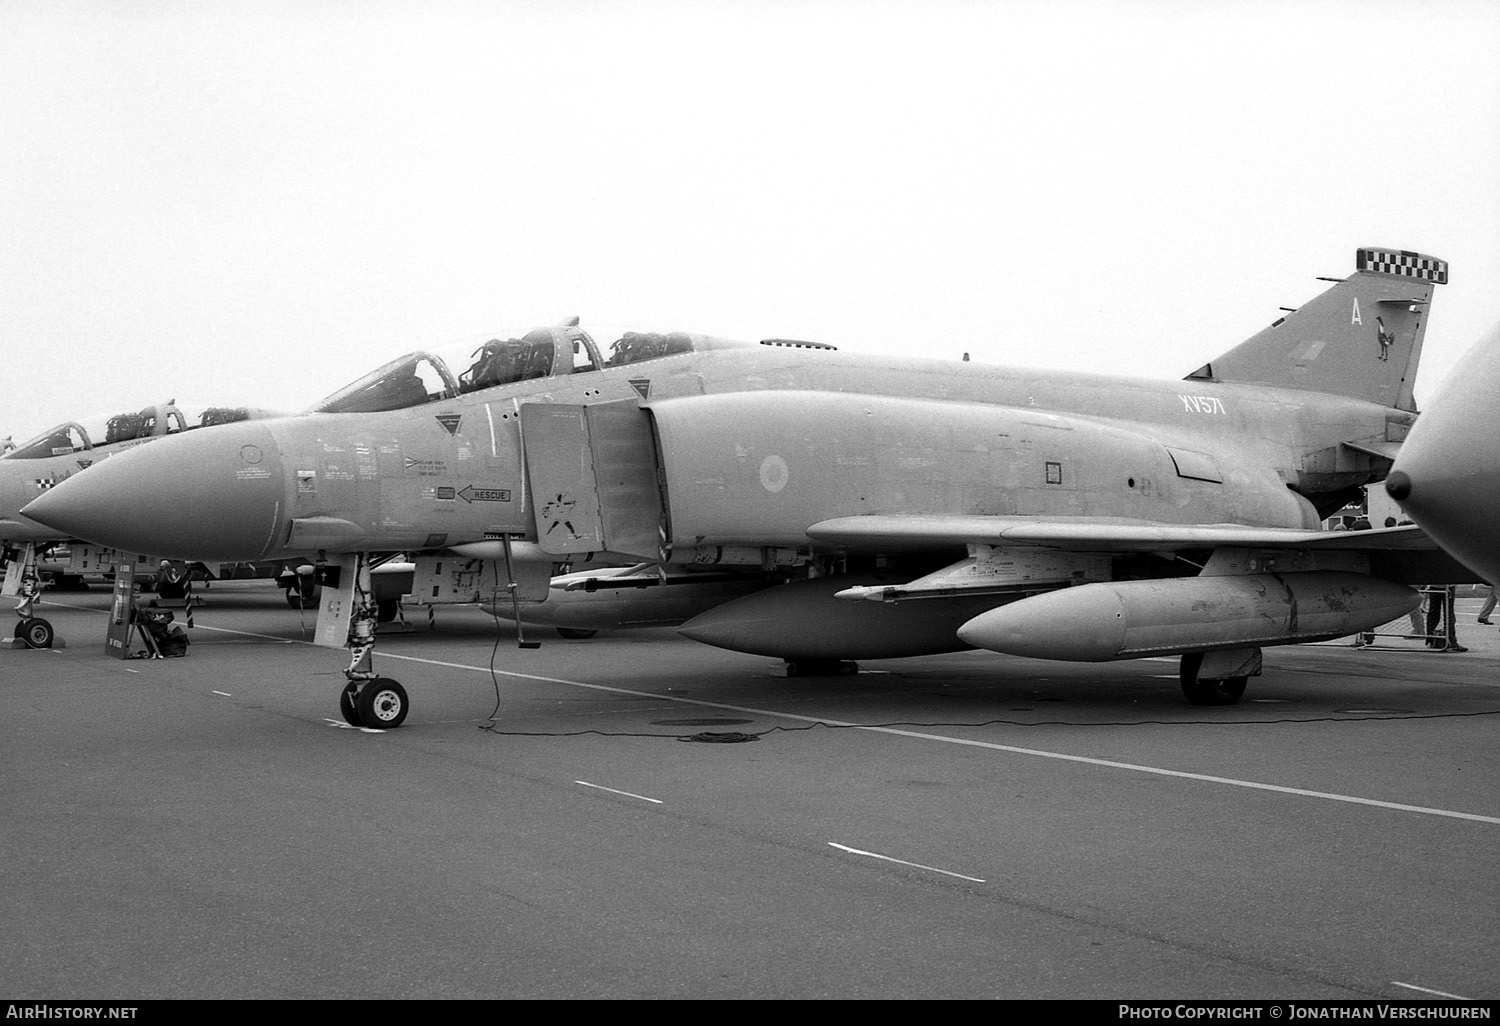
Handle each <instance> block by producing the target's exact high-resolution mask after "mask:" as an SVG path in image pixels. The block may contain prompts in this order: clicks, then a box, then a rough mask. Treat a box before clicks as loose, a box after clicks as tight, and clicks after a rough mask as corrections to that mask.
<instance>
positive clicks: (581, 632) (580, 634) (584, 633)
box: [557, 627, 599, 641]
mask: <svg viewBox="0 0 1500 1026" xmlns="http://www.w3.org/2000/svg"><path fill="white" fill-rule="evenodd" d="M598 633H599V632H598V631H591V630H585V629H584V628H582V627H559V628H557V636H558V637H560V638H567V639H568V640H569V641H587V640H588V639H589V638H592V637H593V636H594V635H595V634H598Z"/></svg>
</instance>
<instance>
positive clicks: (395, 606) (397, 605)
mask: <svg viewBox="0 0 1500 1026" xmlns="http://www.w3.org/2000/svg"><path fill="white" fill-rule="evenodd" d="M400 609H401V600H400V599H384V600H383V601H380V602H377V603H375V622H376V623H390V622H391V621H392V620H394V619H396V613H397V612H399V611H400Z"/></svg>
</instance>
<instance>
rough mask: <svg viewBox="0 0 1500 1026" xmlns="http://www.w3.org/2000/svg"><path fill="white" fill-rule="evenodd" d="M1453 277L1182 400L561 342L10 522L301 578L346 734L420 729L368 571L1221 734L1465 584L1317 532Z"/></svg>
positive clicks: (1428, 280) (797, 657)
mask: <svg viewBox="0 0 1500 1026" xmlns="http://www.w3.org/2000/svg"><path fill="white" fill-rule="evenodd" d="M1447 277H1448V269H1447V265H1446V264H1445V263H1444V262H1443V261H1441V260H1436V259H1434V258H1432V257H1428V256H1423V255H1421V254H1418V253H1411V252H1406V251H1400V250H1387V249H1374V248H1367V249H1360V250H1358V251H1357V253H1356V270H1355V272H1354V273H1353V274H1352V275H1350V276H1349V277H1347V278H1342V279H1337V278H1334V279H1326V280H1328V281H1331V282H1333V284H1332V285H1331V287H1329V288H1328V289H1327V290H1326V291H1324V292H1323V293H1322V294H1321V295H1319V296H1317V297H1316V298H1314V299H1312V300H1311V301H1309V302H1308V303H1306V304H1305V305H1304V306H1303V307H1301V308H1300V309H1298V310H1296V311H1294V312H1291V313H1288V314H1287V316H1285V317H1283V318H1280V319H1278V320H1277V321H1275V322H1274V323H1273V324H1271V325H1270V326H1269V327H1267V328H1266V329H1264V330H1263V331H1261V332H1259V333H1257V334H1256V335H1254V336H1253V337H1251V338H1250V339H1248V340H1247V341H1245V342H1243V343H1241V344H1240V345H1238V346H1235V347H1234V348H1232V349H1230V350H1229V351H1228V352H1226V353H1224V354H1223V355H1222V356H1220V357H1218V358H1217V359H1214V360H1212V361H1211V362H1209V363H1206V364H1204V365H1203V366H1202V367H1200V368H1199V369H1198V370H1196V371H1194V372H1193V373H1192V374H1190V375H1188V376H1187V377H1186V378H1185V379H1183V380H1180V381H1148V380H1141V379H1135V378H1120V377H1113V376H1107V375H1103V374H1092V373H1060V372H1047V371H1038V370H1022V369H1013V368H1003V367H994V366H985V365H982V364H979V363H971V362H961V363H959V362H941V361H937V360H931V359H892V358H890V357H884V356H861V355H856V354H849V353H842V352H836V351H835V350H834V348H833V347H831V346H827V345H822V344H818V343H814V342H802V341H796V340H790V339H765V340H763V341H761V342H759V343H758V344H757V343H739V342H731V341H727V340H724V339H719V338H714V337H709V336H704V335H695V334H686V333H680V332H674V333H652V332H624V333H619V334H616V333H611V334H609V335H604V334H602V333H600V332H593V333H591V332H588V331H585V330H584V329H583V328H581V327H580V326H579V325H578V323H577V321H576V319H575V320H574V321H571V322H568V323H564V324H559V325H556V326H552V327H544V328H537V329H534V330H531V331H528V332H525V333H522V334H518V335H515V336H510V337H503V338H497V339H494V340H492V341H491V342H488V343H485V344H484V345H482V346H479V347H478V348H477V349H473V350H472V351H471V350H470V349H469V348H468V347H465V349H464V350H463V351H461V352H459V353H458V354H456V358H455V357H445V356H444V355H443V354H441V353H438V352H425V351H423V352H415V353H412V354H410V355H408V356H405V357H402V358H400V359H398V360H395V361H393V362H391V363H389V364H386V365H385V366H383V367H381V368H379V369H378V370H376V371H374V372H373V373H371V374H369V375H367V376H365V377H363V378H360V379H359V380H358V381H355V382H354V383H353V384H351V385H349V386H348V387H346V388H344V389H341V390H340V391H338V392H336V393H334V394H333V395H331V396H330V397H329V398H328V399H326V400H325V401H324V402H322V403H321V404H319V405H318V406H317V407H316V408H315V409H314V410H312V411H309V412H308V413H307V414H304V415H301V416H298V417H292V418H286V419H280V420H269V421H261V422H254V423H247V424H238V425H230V426H228V427H226V428H223V429H219V430H215V431H210V432H201V433H196V434H189V435H184V436H182V437H179V438H175V439H168V440H166V441H164V442H162V443H160V444H157V445H152V446H149V447H146V448H143V449H140V450H138V451H135V452H130V453H126V454H124V455H123V456H121V457H117V458H115V459H112V460H110V461H109V462H108V463H107V464H106V465H104V466H102V467H100V468H98V469H97V470H96V471H94V472H91V473H89V474H87V475H83V476H82V477H79V478H76V479H74V480H72V481H68V482H65V483H64V484H62V485H60V486H59V487H57V488H54V489H52V490H51V491H49V492H48V493H47V494H46V495H43V496H42V497H40V498H39V499H38V500H37V501H35V502H33V503H32V504H31V505H30V506H28V507H27V509H26V511H25V512H26V514H27V515H28V516H31V517H34V518H35V519H37V520H41V521H43V522H45V523H48V524H51V525H53V526H54V527H56V528H58V529H60V530H65V531H67V532H69V533H72V534H77V535H79V536H82V537H85V538H89V539H91V540H95V541H98V542H100V543H103V544H108V545H112V546H115V547H119V548H124V549H128V550H137V551H151V552H161V553H164V554H166V555H171V556H179V557H183V558H192V559H206V558H221V559H239V560H254V559H268V558H278V557H286V556H292V555H300V554H311V555H313V556H314V557H315V558H316V559H317V560H318V561H319V562H321V563H323V564H324V566H325V571H324V577H323V580H324V581H325V586H324V588H323V595H324V602H323V606H322V611H321V613H320V617H319V637H320V640H321V641H322V642H323V643H325V644H330V645H338V644H348V645H349V646H350V647H351V649H352V650H353V651H352V656H351V659H350V665H349V667H348V669H346V670H345V676H346V679H347V683H346V686H345V688H344V691H343V694H342V697H341V701H340V707H341V711H342V712H343V714H344V716H345V718H346V719H348V720H349V721H350V722H352V723H357V724H364V725H368V726H371V727H392V726H395V725H397V724H399V723H400V722H401V721H402V719H403V718H404V717H405V716H406V713H407V709H408V701H407V696H406V693H405V690H404V689H403V688H402V687H401V686H400V685H399V684H398V683H397V682H395V681H393V680H390V679H389V678H386V677H381V676H378V675H377V674H376V673H375V672H374V670H373V668H372V665H371V659H370V650H371V646H372V644H373V635H374V630H373V628H374V624H375V617H376V614H375V606H376V605H377V600H378V598H379V596H378V595H377V594H376V589H377V584H378V581H379V578H380V575H379V574H378V573H377V574H375V575H372V573H371V569H372V567H373V566H375V565H378V564H379V563H381V562H382V561H384V560H387V559H392V558H394V557H395V556H396V555H398V554H401V555H404V557H405V562H408V563H412V564H414V565H415V569H414V571H413V574H412V576H411V578H409V581H410V583H408V584H403V585H402V587H406V588H407V589H409V590H410V592H411V594H412V595H414V596H415V597H417V598H419V599H421V600H423V601H429V602H433V601H442V600H450V601H464V602H473V601H480V600H486V599H487V600H488V601H490V602H495V601H496V600H497V599H499V601H501V602H505V601H511V602H514V603H516V604H517V607H518V606H519V599H521V598H529V599H532V600H539V599H543V598H545V596H546V594H547V582H548V579H549V577H550V576H551V574H552V572H553V569H554V566H555V564H557V563H562V562H569V561H572V562H584V561H591V562H594V563H606V564H614V565H620V566H626V565H635V566H636V567H639V565H640V564H643V563H645V564H649V565H650V567H654V568H655V573H656V574H657V575H658V579H659V581H660V582H661V584H662V586H663V587H666V586H668V584H667V582H671V585H670V586H672V587H674V588H675V589H678V590H676V591H674V599H673V601H674V603H676V604H677V605H676V606H675V607H674V608H675V610H676V612H675V613H674V615H676V613H680V612H681V603H682V602H684V601H685V599H684V596H688V595H691V594H693V589H694V588H695V584H694V583H693V578H691V577H690V576H689V575H691V574H693V573H703V574H704V575H705V576H704V577H703V578H702V584H701V586H698V590H697V595H698V599H697V606H696V612H695V615H692V616H691V618H690V619H687V621H686V623H684V624H683V625H682V627H681V628H680V630H681V632H682V633H683V634H685V635H687V636H688V637H690V638H695V639H697V640H699V641H703V642H707V643H709V644H712V645H718V646H721V647H724V648H728V649H733V650H737V651H741V652H749V653H756V654H761V655H767V656H774V657H778V658H780V659H783V660H785V661H786V663H787V664H788V666H787V669H788V673H789V674H811V673H835V672H842V671H845V670H848V669H852V668H853V661H854V660H860V659H877V658H889V657H897V656H914V655H922V654H927V653H936V652H948V651H954V650H959V649H964V648H966V647H971V646H972V647H978V648H983V649H989V650H992V651H995V652H1001V653H1013V654H1017V655H1025V656H1035V657H1045V658H1053V659H1068V660H1090V661H1102V660H1114V659H1133V658H1140V657H1145V656H1160V655H1169V654H1170V655H1181V657H1182V659H1181V681H1182V688H1183V691H1184V692H1185V694H1186V696H1187V698H1188V699H1189V700H1190V701H1192V702H1195V703H1200V704H1228V703H1233V702H1235V701H1237V700H1238V699H1239V698H1240V696H1241V694H1242V693H1243V691H1244V689H1245V686H1246V682H1247V679H1248V678H1249V677H1250V676H1253V675H1256V674H1258V673H1259V672H1260V668H1261V649H1262V648H1263V647H1265V646H1269V645H1288V644H1297V643H1300V642H1310V641H1321V640H1325V639H1331V638H1336V637H1341V636H1344V635H1348V634H1353V633H1357V632H1361V631H1365V630H1369V629H1371V628H1373V627H1375V626H1377V625H1379V624H1383V623H1385V622H1386V621H1389V620H1391V619H1393V618H1395V617H1397V616H1399V615H1401V614H1403V613H1405V612H1406V611H1408V610H1409V609H1411V608H1412V607H1414V606H1415V605H1416V603H1417V601H1418V596H1417V594H1416V592H1414V591H1413V590H1412V588H1411V587H1409V585H1410V584H1414V583H1433V582H1442V581H1449V580H1470V579H1472V575H1471V574H1469V573H1468V572H1467V571H1466V570H1464V569H1463V568H1462V567H1461V566H1459V565H1458V564H1457V563H1455V562H1454V561H1453V560H1452V559H1451V558H1449V557H1447V556H1446V555H1445V554H1443V553H1442V552H1441V551H1439V550H1438V549H1437V548H1436V546H1435V545H1433V544H1432V543H1431V541H1429V540H1428V539H1427V538H1426V536H1425V535H1424V534H1423V533H1422V532H1421V530H1420V529H1419V528H1416V527H1406V528H1397V529H1389V530H1377V531H1363V532H1359V533H1334V532H1328V531H1323V530H1321V521H1322V519H1323V518H1324V517H1325V516H1327V515H1329V514H1331V513H1332V512H1333V511H1334V510H1337V509H1339V508H1340V507H1342V506H1343V505H1344V504H1345V503H1347V502H1348V501H1349V500H1350V499H1351V498H1354V497H1357V496H1358V495H1359V493H1360V489H1361V488H1363V487H1364V486H1365V485H1367V484H1369V483H1371V482H1375V481H1379V480H1381V479H1382V478H1384V476H1385V475H1386V473H1387V471H1388V470H1389V468H1390V466H1391V462H1392V460H1393V458H1394V457H1395V455H1396V452H1397V450H1398V448H1399V446H1400V443H1401V441H1402V439H1404V438H1405V437H1406V434H1407V432H1408V431H1409V430H1410V429H1411V426H1412V424H1413V423H1414V422H1415V420H1416V413H1415V410H1416V406H1415V403H1414V401H1413V394H1412V387H1413V383H1414V379H1415V374H1416V369H1417V363H1418V359H1419V356H1420V354H1421V349H1422V340H1423V336H1424V334H1425V331H1426V325H1427V320H1428V315H1429V311H1430V309H1431V303H1432V297H1433V292H1434V290H1435V288H1436V286H1437V285H1439V284H1443V283H1444V282H1446V281H1447ZM931 341H932V340H921V342H922V344H923V345H930V343H931ZM601 343H603V344H602V345H601ZM486 566H488V567H489V573H488V575H486V569H485V568H486ZM630 576H631V577H632V578H633V580H632V582H631V583H632V587H639V586H641V585H643V584H645V585H649V583H650V581H649V578H650V577H651V573H650V572H646V573H640V572H633V573H632V574H631V575H630ZM736 582H738V583H739V586H738V587H736V586H735V583H736ZM642 593H643V595H644V594H645V589H643V591H642ZM689 611H690V612H692V610H689ZM515 618H516V619H517V620H521V619H522V617H521V616H519V615H517V616H516V617H515ZM617 619H618V618H617ZM586 626H587V624H579V623H574V627H580V628H581V627H586ZM522 644H523V646H525V645H526V643H525V642H524V640H523V641H522Z"/></svg>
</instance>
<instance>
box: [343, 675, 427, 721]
mask: <svg viewBox="0 0 1500 1026" xmlns="http://www.w3.org/2000/svg"><path fill="white" fill-rule="evenodd" d="M409 708H410V703H409V702H408V700H407V698H406V689H405V688H403V687H402V686H401V685H400V684H398V683H397V682H396V681H393V680H391V679H390V678H389V677H376V678H375V679H373V680H366V681H350V682H349V683H348V684H347V685H346V686H345V687H344V690H343V691H342V692H341V693H340V694H339V712H340V713H342V714H343V716H344V721H345V722H346V723H348V724H350V725H351V726H355V727H372V728H374V729H376V730H392V729H394V728H396V727H399V726H401V724H402V723H403V722H404V721H405V720H406V713H407V710H408V709H409Z"/></svg>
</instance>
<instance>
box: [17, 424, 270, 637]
mask: <svg viewBox="0 0 1500 1026" xmlns="http://www.w3.org/2000/svg"><path fill="white" fill-rule="evenodd" d="M265 416H269V414H268V413H267V412H266V411H264V410H255V409H251V408H247V407H233V406H210V407H202V408H199V407H189V406H185V407H183V408H179V407H178V406H177V404H176V401H175V400H172V401H168V402H165V403H158V404H155V405H152V406H147V407H144V408H142V409H140V410H135V411H129V410H128V411H126V412H124V413H117V414H114V415H112V416H96V417H82V418H79V419H77V420H70V421H65V422H63V423H61V424H58V425H56V426H55V427H52V428H49V429H48V430H46V431H44V432H42V433H41V434H40V435H37V436H36V437H35V438H33V439H30V440H29V441H26V442H23V443H22V444H21V445H19V446H14V447H12V449H11V450H10V451H9V452H7V453H5V455H4V457H3V458H0V565H3V566H4V567H5V585H4V588H3V594H5V595H7V596H20V597H21V598H22V599H23V601H22V603H21V607H20V608H19V609H18V610H17V611H18V613H19V614H20V618H21V619H20V622H19V623H18V624H17V625H16V628H15V636H16V637H17V638H20V639H22V640H23V641H24V642H25V643H26V644H27V645H28V646H29V647H32V648H47V647H49V646H50V645H51V644H52V638H53V633H52V625H51V624H50V623H48V622H47V621H46V620H45V619H43V618H41V617H38V616H36V615H35V608H34V607H35V603H36V600H37V598H38V597H39V596H40V594H41V587H42V584H43V581H44V575H48V574H50V575H52V576H56V577H59V578H63V579H67V578H81V576H82V573H83V572H84V571H90V570H95V571H105V570H109V569H113V565H114V564H115V563H117V562H118V561H119V560H120V559H121V558H124V559H128V560H130V561H131V562H133V563H137V564H141V565H146V564H147V563H148V560H149V557H147V556H145V555H141V554H124V555H123V556H122V554H121V553H119V552H115V551H112V550H101V549H99V548H98V547H94V548H92V549H90V548H89V547H87V546H76V545H75V546H74V547H73V549H72V551H71V552H70V553H69V559H68V560H67V561H66V562H61V561H49V558H48V557H49V555H50V554H51V553H52V550H54V549H55V548H56V547H57V546H59V545H60V544H61V543H64V542H67V541H70V540H73V539H72V538H70V536H69V535H68V534H67V533H65V532H59V531H57V530H55V529H53V528H50V527H47V526H46V525H44V524H41V523H38V522H37V521H35V520H32V519H31V518H29V517H27V516H25V515H23V514H22V513H21V512H20V510H21V507H23V506H25V505H26V504H28V503H29V502H31V501H32V500H33V499H35V498H37V497H38V496H39V495H42V494H43V493H45V492H47V491H48V490H50V489H52V488H54V487H56V486H57V485H58V484H61V483H62V482H63V481H66V480H67V479H68V478H70V477H72V476H73V475H75V474H77V473H79V472H81V471H83V470H87V469H89V468H90V467H92V466H94V465H95V464H97V463H99V462H101V461H102V460H105V459H107V458H109V457H110V456H112V455H115V454H117V453H120V452H123V451H125V450H126V449H130V448H133V447H135V446H138V445H141V444H143V443H145V442H149V441H153V440H156V439H159V438H165V437H167V436H168V435H172V434H176V433H179V432H183V431H189V430H192V429H194V428H199V427H205V426H212V425H215V424H228V423H232V422H234V421H237V420H246V419H249V418H252V417H265ZM150 565H152V566H154V564H150Z"/></svg>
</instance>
